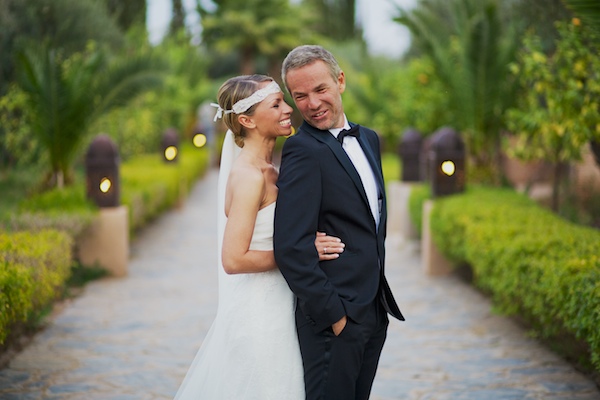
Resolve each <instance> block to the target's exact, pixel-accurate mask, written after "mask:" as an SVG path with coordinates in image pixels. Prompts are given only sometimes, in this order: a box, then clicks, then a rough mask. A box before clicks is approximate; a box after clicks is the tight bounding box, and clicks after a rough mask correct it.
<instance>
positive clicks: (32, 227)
mask: <svg viewBox="0 0 600 400" xmlns="http://www.w3.org/2000/svg"><path fill="white" fill-rule="evenodd" d="M97 212H98V207H96V205H95V204H93V203H92V202H91V201H90V200H88V199H86V198H85V184H84V183H83V182H78V183H77V184H74V185H71V186H69V187H65V188H62V189H59V188H54V189H51V190H48V191H43V192H40V193H36V194H32V195H30V196H29V197H27V198H25V199H22V200H21V201H20V202H19V206H18V210H17V212H16V213H14V214H12V215H11V216H10V218H8V223H7V225H8V227H9V228H10V229H11V230H14V231H18V230H28V231H34V232H35V231H40V230H44V229H57V230H60V231H65V232H67V233H68V234H69V235H70V236H71V237H74V238H76V237H78V236H79V235H80V234H81V233H82V232H83V231H84V230H85V229H86V228H87V227H88V226H89V225H90V224H91V222H92V221H93V219H94V217H95V215H96V214H97Z"/></svg>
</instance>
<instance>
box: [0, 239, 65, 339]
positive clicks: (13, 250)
mask: <svg viewBox="0 0 600 400" xmlns="http://www.w3.org/2000/svg"><path fill="white" fill-rule="evenodd" d="M72 245H73V243H72V239H71V238H70V236H69V235H67V234H66V233H63V232H59V231H55V230H44V231H40V232H37V233H30V232H17V233H3V232H0V344H1V343H3V342H4V340H5V339H6V337H7V336H8V334H9V332H10V330H11V329H12V328H13V327H14V326H15V325H20V324H24V323H26V322H27V321H28V320H29V319H30V318H31V317H32V316H34V315H35V314H36V313H38V312H41V311H42V310H43V309H44V308H45V307H47V306H48V305H49V304H51V302H52V301H53V300H54V299H56V298H57V297H59V296H60V295H62V293H63V290H64V285H65V282H66V280H67V279H68V278H69V275H70V267H71V263H72V250H71V249H72Z"/></svg>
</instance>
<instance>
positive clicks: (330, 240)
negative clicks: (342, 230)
mask: <svg viewBox="0 0 600 400" xmlns="http://www.w3.org/2000/svg"><path fill="white" fill-rule="evenodd" d="M345 246H346V245H345V244H344V243H342V241H341V239H340V238H337V237H335V236H329V235H327V234H326V233H325V232H317V236H316V238H315V247H316V248H317V252H318V253H319V261H327V260H335V259H336V258H338V257H339V256H340V253H342V252H343V251H344V247H345Z"/></svg>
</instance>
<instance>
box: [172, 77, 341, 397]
mask: <svg viewBox="0 0 600 400" xmlns="http://www.w3.org/2000/svg"><path fill="white" fill-rule="evenodd" d="M218 102H219V104H218V105H217V104H215V106H217V114H216V116H215V120H216V119H217V118H223V120H224V122H225V124H226V125H227V127H228V128H229V130H228V131H227V134H226V137H225V140H224V143H223V150H222V156H221V170H220V172H219V188H218V196H219V199H218V207H219V208H218V221H219V223H218V227H219V228H218V230H219V243H220V245H219V249H218V250H219V263H220V265H221V267H220V268H219V306H218V309H217V315H216V317H215V320H214V322H213V325H212V326H211V328H210V330H209V332H208V334H207V336H206V338H205V339H204V342H203V343H202V346H201V348H200V350H199V351H198V353H197V355H196V357H195V358H194V361H193V362H192V365H191V366H190V368H189V370H188V372H187V374H186V376H185V378H184V380H183V383H182V384H181V386H180V387H179V390H178V391H177V394H176V396H175V399H181V400H187V399H203V400H229V399H235V400H239V399H256V400H269V399H273V400H281V399H287V400H303V399H304V398H305V396H304V379H303V368H302V359H301V356H300V350H299V346H298V338H297V335H296V325H295V321H294V309H295V303H294V295H293V294H292V292H291V291H290V289H289V287H288V286H287V283H286V281H285V280H284V278H283V276H282V275H281V273H280V272H279V270H278V269H277V265H276V264H275V259H274V256H273V241H272V236H273V217H274V212H275V201H276V199H277V186H276V181H277V175H278V171H277V169H276V167H275V166H274V165H273V164H272V157H273V149H274V147H275V142H276V139H277V138H278V137H280V136H284V137H285V136H289V135H290V134H291V133H292V125H291V120H290V117H291V114H292V108H291V107H290V106H289V105H288V104H287V103H286V102H285V101H284V98H283V93H282V92H281V89H280V88H279V86H278V85H277V83H276V82H275V81H273V79H272V78H270V77H267V76H264V75H247V76H239V77H235V78H231V79H229V80H228V81H226V82H225V83H224V84H223V85H222V86H221V88H220V89H219V92H218ZM234 142H235V144H234ZM343 248H344V244H343V243H341V241H340V240H339V239H338V238H335V237H331V236H327V235H325V233H321V232H317V233H316V235H315V251H316V252H318V253H319V257H320V259H321V260H322V261H327V260H331V259H334V258H337V257H338V256H339V253H341V252H342V251H343ZM325 249H326V250H325ZM325 253H327V254H325Z"/></svg>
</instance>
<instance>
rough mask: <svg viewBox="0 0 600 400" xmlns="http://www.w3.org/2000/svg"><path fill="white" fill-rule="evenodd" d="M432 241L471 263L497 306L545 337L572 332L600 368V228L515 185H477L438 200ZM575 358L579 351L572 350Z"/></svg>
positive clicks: (450, 255) (448, 253)
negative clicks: (579, 221)
mask: <svg viewBox="0 0 600 400" xmlns="http://www.w3.org/2000/svg"><path fill="white" fill-rule="evenodd" d="M431 231H432V236H433V240H434V243H435V244H436V246H438V248H439V249H440V251H441V252H442V253H443V254H445V255H446V256H447V257H448V258H449V259H450V260H451V261H453V262H455V263H457V264H459V263H467V264H468V265H469V266H470V267H471V268H472V271H473V275H474V284H475V285H476V286H478V287H480V288H481V289H483V290H484V291H486V292H488V293H490V294H491V296H492V298H493V301H494V303H495V304H496V305H497V306H498V308H499V310H501V311H503V312H505V313H507V314H514V315H519V316H521V317H523V318H525V319H526V320H527V321H528V322H529V323H531V324H532V325H533V328H534V330H535V331H536V332H537V333H538V334H539V335H540V336H541V337H544V338H560V337H565V335H566V337H569V336H570V337H575V338H576V339H577V340H579V341H582V342H583V343H585V344H586V345H587V347H588V355H589V356H590V359H591V362H592V364H593V367H594V368H595V369H596V371H599V372H600V329H599V327H600V232H599V231H598V230H595V229H592V228H587V227H583V226H579V225H575V224H572V223H570V222H568V221H566V220H564V219H562V218H560V217H558V216H556V215H555V214H553V213H552V212H550V211H549V210H546V209H544V208H542V207H540V206H539V205H537V204H536V203H535V202H534V201H532V200H530V199H529V198H527V197H526V196H524V195H521V194H519V193H516V192H515V191H513V190H510V189H491V188H486V189H483V188H472V189H469V190H468V191H467V192H466V193H464V194H460V195H454V196H448V197H444V198H441V199H437V200H436V201H435V205H434V208H433V211H432V214H431ZM575 356H577V355H575Z"/></svg>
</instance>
